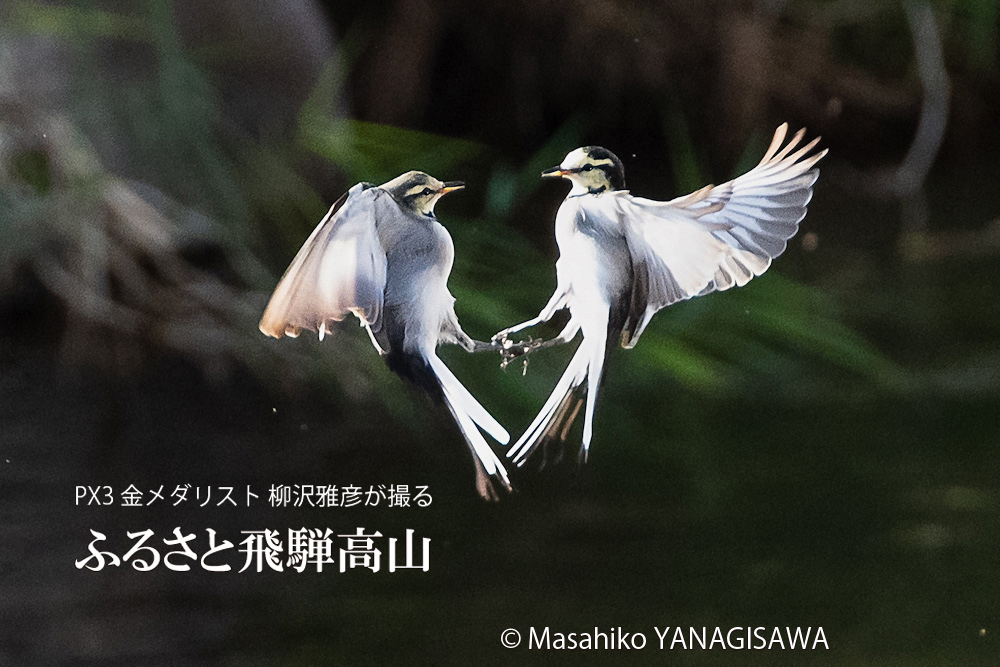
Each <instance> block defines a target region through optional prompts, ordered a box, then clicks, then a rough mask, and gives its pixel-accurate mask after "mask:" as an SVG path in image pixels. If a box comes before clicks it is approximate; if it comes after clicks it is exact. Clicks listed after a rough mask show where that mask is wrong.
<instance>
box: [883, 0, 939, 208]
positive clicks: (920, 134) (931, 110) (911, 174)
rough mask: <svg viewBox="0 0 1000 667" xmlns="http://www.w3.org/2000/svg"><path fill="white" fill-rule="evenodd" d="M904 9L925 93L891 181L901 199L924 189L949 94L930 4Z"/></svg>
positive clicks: (916, 2)
mask: <svg viewBox="0 0 1000 667" xmlns="http://www.w3.org/2000/svg"><path fill="white" fill-rule="evenodd" d="M904 8H905V9H906V21H907V24H908V25H909V27H910V33H911V34H912V36H913V48H914V55H915V56H916V60H917V71H918V72H919V73H920V82H921V84H922V86H923V89H924V101H923V106H922V107H921V109H920V122H919V124H918V125H917V131H916V134H915V135H914V137H913V143H912V144H911V146H910V150H909V152H908V153H907V154H906V157H905V158H904V159H903V163H902V164H901V165H900V166H899V169H898V170H897V171H896V174H895V177H894V178H893V182H892V187H893V188H894V190H895V191H896V192H897V193H898V194H900V195H907V194H910V193H913V192H916V191H917V190H919V189H920V188H922V187H923V184H924V180H926V178H927V173H928V172H929V171H930V169H931V165H932V164H934V159H935V158H936V157H937V154H938V151H939V150H940V149H941V144H942V142H943V141H944V132H945V128H946V127H947V125H948V98H949V95H950V90H951V88H950V84H949V81H948V72H947V70H946V69H945V66H944V54H943V52H942V47H941V35H940V33H939V31H938V27H937V21H936V20H935V18H934V10H933V9H932V8H931V6H930V3H928V2H926V0H907V2H906V3H904Z"/></svg>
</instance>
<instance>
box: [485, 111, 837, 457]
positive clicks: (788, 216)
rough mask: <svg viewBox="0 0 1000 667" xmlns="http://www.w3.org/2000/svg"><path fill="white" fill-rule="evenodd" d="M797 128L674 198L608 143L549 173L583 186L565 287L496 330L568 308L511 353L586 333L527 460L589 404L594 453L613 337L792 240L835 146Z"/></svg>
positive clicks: (723, 285)
mask: <svg viewBox="0 0 1000 667" xmlns="http://www.w3.org/2000/svg"><path fill="white" fill-rule="evenodd" d="M787 133H788V124H787V123H786V124H783V125H781V126H780V127H779V128H778V129H777V130H776V131H775V133H774V138H773V140H772V141H771V145H770V147H769V148H768V149H767V151H766V153H765V154H764V158H763V159H762V160H761V161H760V163H759V164H758V165H757V166H756V167H754V168H753V169H751V170H750V171H749V172H747V173H745V174H743V175H742V176H740V177H738V178H736V179H735V180H732V181H729V182H727V183H723V184H722V185H717V186H714V185H709V186H706V187H704V188H702V189H700V190H698V191H697V192H694V193H692V194H690V195H687V196H686V197H679V198H677V199H673V200H671V201H666V202H661V201H653V200H650V199H643V198H641V197H634V196H632V195H631V194H630V193H629V192H628V190H626V189H625V172H624V169H623V167H622V162H621V160H619V159H618V157H617V156H616V155H615V154H614V153H612V152H611V151H609V150H607V149H605V148H601V147H599V146H586V147H583V148H577V149H576V150H574V151H571V152H570V153H569V154H568V155H566V158H565V159H564V160H563V161H562V163H561V164H560V165H559V166H557V167H553V168H552V169H547V170H546V171H544V172H542V176H543V177H558V178H565V179H567V180H569V181H570V183H571V184H572V189H571V190H570V192H569V194H568V195H567V196H566V199H565V200H564V201H563V202H562V204H561V205H560V207H559V210H558V212H557V213H556V221H555V234H556V243H557V244H558V246H559V259H558V261H557V262H556V277H557V286H556V290H555V293H554V294H553V295H552V297H551V298H550V299H549V301H548V303H547V304H545V307H544V308H543V309H542V311H541V312H540V313H539V314H538V316H537V317H535V318H533V319H530V320H528V321H527V322H523V323H521V324H518V325H516V326H513V327H510V328H508V329H505V330H503V331H501V332H499V333H497V334H496V335H495V336H494V337H493V340H494V341H495V342H499V343H501V344H503V345H513V343H512V341H510V340H509V339H508V336H510V335H511V334H512V333H514V332H517V331H521V330H523V329H527V328H529V327H533V326H535V325H537V324H540V323H542V322H546V321H548V320H549V319H550V318H551V317H552V316H553V315H554V314H555V313H556V312H557V311H559V310H561V309H564V308H569V311H570V320H569V322H568V323H567V324H566V326H565V327H564V328H563V330H562V331H561V332H560V333H559V335H558V336H556V338H554V339H552V340H549V341H544V342H537V341H535V342H533V343H528V344H527V345H526V346H524V347H522V348H520V349H516V350H515V351H514V352H512V353H511V355H510V356H514V355H516V354H521V353H524V352H526V351H532V350H536V349H540V348H542V347H549V346H551V345H555V344H562V343H568V342H570V341H571V340H573V338H575V337H576V334H577V333H578V332H580V331H582V332H583V341H582V342H581V343H580V346H579V348H577V350H576V353H575V354H574V356H573V358H572V360H571V361H570V362H569V365H568V367H567V368H566V371H565V372H564V373H563V375H562V377H561V378H560V379H559V381H558V383H557V384H556V386H555V389H554V390H553V391H552V394H551V395H550V396H549V398H548V400H547V401H546V402H545V404H544V406H543V407H542V409H541V410H540V411H539V413H538V415H537V416H536V417H535V419H534V421H532V423H531V425H530V426H528V428H527V430H526V431H525V432H524V434H523V435H522V436H521V437H520V438H519V439H518V441H517V442H516V443H514V445H513V446H512V447H511V448H510V449H509V450H508V452H507V456H508V457H509V458H511V459H513V461H514V462H515V463H516V464H517V465H519V466H520V465H523V464H524V462H525V461H526V460H527V457H528V455H529V454H530V453H531V452H532V451H533V450H534V449H535V448H536V447H538V446H539V445H542V444H548V443H550V442H556V443H563V442H565V440H566V438H567V436H568V433H569V429H570V427H571V426H572V424H573V422H574V421H575V419H576V417H577V415H578V414H579V412H580V408H581V406H583V407H584V410H583V414H584V422H583V440H582V445H581V450H580V458H581V460H583V461H585V460H586V458H587V454H588V452H589V449H590V443H591V439H592V437H593V428H594V426H593V424H594V407H595V405H596V401H597V392H598V386H599V384H600V380H601V373H602V370H603V368H604V361H605V359H606V357H607V355H608V353H609V352H610V349H611V347H612V346H613V344H614V343H615V342H616V341H620V342H621V345H622V347H625V348H627V349H628V348H632V347H634V346H635V344H636V343H637V342H638V341H639V337H640V336H641V335H642V332H643V330H645V328H646V325H647V324H649V321H650V319H652V317H653V315H654V314H655V313H656V312H657V311H658V310H660V309H661V308H664V307H666V306H669V305H670V304H672V303H676V302H678V301H682V300H684V299H690V298H692V297H696V296H701V295H703V294H708V293H709V292H715V291H721V290H725V289H729V288H730V287H733V286H743V285H745V284H746V283H747V282H748V281H749V280H750V279H751V278H753V277H754V276H759V275H761V274H762V273H764V271H766V270H767V268H768V267H769V266H770V265H771V260H772V259H774V258H775V257H777V256H778V255H780V254H781V253H782V252H783V251H784V250H785V245H786V243H787V241H788V239H789V238H791V237H792V236H793V235H794V234H795V232H796V231H797V230H798V226H799V222H801V221H802V219H803V218H804V217H805V215H806V205H807V204H808V203H809V200H810V199H811V198H812V188H813V184H814V183H815V182H816V179H817V178H818V177H819V170H818V169H815V168H814V167H815V165H816V163H817V162H819V160H820V159H821V158H822V157H823V156H824V155H826V150H823V151H821V152H818V153H813V152H812V151H813V149H814V148H815V147H816V144H817V143H818V141H819V138H816V139H813V140H812V141H811V142H809V143H808V144H805V145H801V144H802V139H803V137H804V136H805V130H801V131H799V132H798V133H797V134H796V135H795V136H793V137H792V138H791V140H790V141H788V143H785V138H786V135H787ZM519 345H524V344H523V343H522V344H519ZM584 394H586V403H585V405H584V398H583V397H584Z"/></svg>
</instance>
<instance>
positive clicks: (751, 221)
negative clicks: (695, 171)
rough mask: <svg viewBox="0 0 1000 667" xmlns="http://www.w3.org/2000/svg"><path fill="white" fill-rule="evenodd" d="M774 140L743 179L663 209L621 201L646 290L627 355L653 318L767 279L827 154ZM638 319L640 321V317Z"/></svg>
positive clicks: (781, 135)
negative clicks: (716, 293)
mask: <svg viewBox="0 0 1000 667" xmlns="http://www.w3.org/2000/svg"><path fill="white" fill-rule="evenodd" d="M787 134H788V124H787V123H785V124H782V125H781V126H780V127H778V129H777V130H776V131H775V133H774V138H773V139H772V141H771V145H770V146H769V147H768V149H767V151H766V152H765V153H764V158H763V159H762V160H761V161H760V163H759V164H758V165H757V166H756V167H754V168H753V169H751V170H750V171H748V172H747V173H745V174H743V175H742V176H740V177H738V178H736V179H734V180H732V181H729V182H727V183H723V184H721V185H717V186H707V187H705V188H702V189H700V190H698V191H696V192H694V193H692V194H689V195H685V196H683V197H678V198H677V199H673V200H671V201H668V202H656V201H651V200H648V199H641V198H639V197H631V196H629V195H627V194H625V193H623V195H624V196H621V197H619V198H618V201H619V202H620V206H621V219H622V221H623V225H624V226H625V229H626V238H627V240H628V244H629V251H630V253H631V254H632V260H633V265H634V266H636V267H637V270H636V276H637V277H638V278H639V279H643V280H645V281H646V282H647V285H648V287H647V289H646V290H644V291H643V290H637V291H634V293H641V294H644V296H645V300H646V302H645V304H644V306H645V307H644V308H642V307H641V306H642V305H643V304H632V308H631V311H630V312H631V313H633V316H632V317H630V321H629V323H628V324H627V325H626V330H625V336H624V338H623V344H624V345H625V346H626V347H632V346H634V345H635V343H636V342H637V341H638V339H639V336H640V335H641V334H642V331H643V329H645V327H646V325H647V324H648V323H649V320H650V319H651V318H652V316H653V314H654V313H656V311H658V310H660V309H661V308H664V307H665V306H669V305H670V304H672V303H675V302H677V301H681V300H683V299H689V298H691V297H694V296H700V295H702V294H707V293H709V292H714V291H719V290H725V289H729V288H730V287H733V286H742V285H745V284H746V283H747V282H749V281H750V280H751V279H752V278H753V277H755V276H759V275H761V274H762V273H764V272H765V271H766V270H767V269H768V267H769V266H770V265H771V260H773V259H774V258H775V257H777V256H778V255H780V254H781V253H782V252H784V250H785V248H786V246H787V243H788V239H790V238H791V237H792V236H794V235H795V233H796V232H797V231H798V227H799V223H800V222H801V221H802V219H803V218H804V217H805V215H806V207H807V206H808V204H809V201H810V200H811V199H812V192H813V190H812V189H813V185H814V184H815V183H816V179H817V178H819V170H818V169H816V168H815V165H816V163H817V162H819V161H820V160H821V159H822V158H823V156H825V155H826V152H827V151H826V150H823V151H820V152H818V153H811V151H813V149H815V147H816V145H817V143H818V142H819V138H818V137H817V138H816V139H813V140H812V141H810V142H809V143H807V144H805V145H801V144H802V139H803V137H804V136H805V130H800V131H799V132H797V133H796V134H795V135H794V136H793V137H792V138H791V140H790V141H788V143H787V144H786V143H784V142H785V137H786V136H787ZM639 312H642V315H641V316H638V315H637V313H639Z"/></svg>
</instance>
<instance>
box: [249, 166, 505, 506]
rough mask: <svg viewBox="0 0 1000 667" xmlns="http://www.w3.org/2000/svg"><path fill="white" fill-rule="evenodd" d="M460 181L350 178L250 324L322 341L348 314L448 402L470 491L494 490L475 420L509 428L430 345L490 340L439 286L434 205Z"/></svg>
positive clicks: (498, 429)
mask: <svg viewBox="0 0 1000 667" xmlns="http://www.w3.org/2000/svg"><path fill="white" fill-rule="evenodd" d="M462 187H464V184H463V183H461V182H458V181H453V182H448V183H443V182H441V181H439V180H437V179H436V178H433V177H432V176H428V175H427V174H425V173H423V172H419V171H410V172H407V173H405V174H403V175H401V176H398V177H397V178H394V179H392V180H391V181H389V182H387V183H384V184H382V185H380V186H375V185H372V184H371V183H359V184H357V185H355V186H354V187H352V188H351V189H350V190H349V191H348V192H347V193H346V194H344V196H342V197H341V198H340V199H339V200H338V201H337V203H335V204H334V205H333V206H332V207H331V208H330V211H329V213H327V214H326V217H324V218H323V220H322V221H321V222H320V223H319V225H318V226H317V227H316V229H315V230H314V231H313V233H312V234H311V235H310V236H309V238H308V240H306V242H305V244H304V245H303V246H302V249H301V250H299V252H298V254H297V255H296V256H295V259H294V260H292V263H291V265H290V266H289V267H288V270H287V271H286V272H285V275H284V276H283V277H282V278H281V281H280V282H279V283H278V286H277V287H276V288H275V290H274V294H273V295H272V296H271V300H270V302H269V303H268V305H267V308H266V310H265V311H264V315H263V317H262V318H261V321H260V330H261V331H262V332H263V333H265V334H267V335H268V336H273V337H275V338H280V337H282V336H291V337H295V336H298V335H299V334H300V333H301V332H302V330H304V329H307V330H310V331H314V332H317V333H318V334H319V338H320V340H322V339H323V338H324V336H325V335H326V333H328V332H329V331H330V327H331V326H332V324H333V323H334V322H339V321H341V320H343V319H344V318H345V317H347V316H348V315H349V314H352V315H354V316H355V317H357V318H358V320H360V322H361V326H363V327H364V328H365V330H366V331H367V332H368V336H369V337H370V338H371V342H372V345H374V346H375V349H376V350H377V351H378V353H379V354H380V355H382V357H383V358H384V359H385V362H386V364H387V365H388V366H389V368H390V369H391V370H392V371H394V372H395V373H396V374H397V375H399V376H401V377H402V378H404V379H406V380H409V381H411V382H413V383H415V384H416V385H418V386H420V387H421V388H423V389H425V390H426V391H427V392H428V393H429V394H430V395H431V396H432V398H434V399H435V400H436V401H439V402H443V403H444V404H445V405H446V406H447V407H448V409H449V410H450V412H451V414H452V416H453V417H454V419H455V422H456V423H457V424H458V428H459V430H460V431H461V432H462V436H463V437H464V438H465V441H466V443H467V444H468V446H469V449H470V451H471V452H472V458H473V461H474V464H475V468H476V488H477V490H478V491H479V494H480V495H481V496H482V497H484V498H487V499H495V498H496V495H497V492H496V488H495V485H496V486H499V487H501V488H504V489H506V490H510V488H511V486H510V481H509V479H508V476H507V471H506V469H505V468H504V465H503V463H502V461H501V460H500V459H499V458H498V457H497V456H496V454H494V452H493V450H492V449H491V448H490V446H489V445H488V444H487V442H486V440H485V439H484V438H483V436H482V434H481V433H480V432H479V429H482V430H483V431H485V432H486V433H488V434H489V435H490V436H492V437H493V438H494V439H495V440H497V441H498V442H500V443H501V444H507V443H508V442H509V440H510V436H509V435H508V433H507V431H506V430H505V429H504V428H503V426H501V425H500V424H499V423H498V422H497V420H496V419H494V418H493V417H492V416H491V415H490V414H489V412H487V411H486V409H485V408H483V406H482V405H480V403H479V402H478V401H477V400H476V399H475V398H474V397H473V396H472V394H470V393H469V391H468V390H467V389H466V388H465V387H464V386H463V385H462V383H461V382H459V380H458V378H456V377H455V375H454V374H453V373H452V372H451V371H450V370H449V369H448V367H447V366H445V365H444V362H442V361H441V359H440V358H439V357H438V356H437V354H436V351H435V350H436V348H437V346H438V345H439V344H440V343H457V344H458V345H461V346H462V347H464V348H465V349H466V350H468V351H469V352H475V351H481V350H497V349H498V346H497V344H495V343H483V342H479V341H475V340H473V339H471V338H470V337H469V336H468V335H466V333H465V332H464V331H462V327H461V326H459V323H458V317H457V316H456V315H455V306H454V304H455V298H454V297H453V296H452V295H451V293H450V292H449V291H448V285H447V282H448V275H449V274H450V273H451V266H452V262H453V260H454V258H455V247H454V244H453V243H452V240H451V235H450V234H448V231H447V230H446V229H445V228H444V227H443V226H442V225H441V224H440V223H439V222H438V221H437V218H435V216H434V205H435V204H436V203H437V201H438V200H439V199H440V198H441V197H442V196H443V195H445V194H447V193H449V192H452V191H454V190H458V189H460V188H462Z"/></svg>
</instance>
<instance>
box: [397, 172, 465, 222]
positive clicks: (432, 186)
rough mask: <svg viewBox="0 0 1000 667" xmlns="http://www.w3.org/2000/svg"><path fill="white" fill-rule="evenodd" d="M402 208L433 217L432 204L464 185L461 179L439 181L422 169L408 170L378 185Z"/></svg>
mask: <svg viewBox="0 0 1000 667" xmlns="http://www.w3.org/2000/svg"><path fill="white" fill-rule="evenodd" d="M379 187H380V188H382V189H383V190H385V191H386V192H388V193H389V194H390V195H391V196H392V198H393V199H395V200H396V203H398V204H399V205H400V206H402V207H403V208H409V209H412V210H413V211H415V212H417V213H419V214H421V215H426V216H429V217H434V204H436V203H437V200H438V199H440V198H441V197H442V196H444V195H446V194H448V193H449V192H453V191H455V190H460V189H462V188H464V187H465V183H462V182H461V181H448V182H447V183H445V182H442V181H439V180H438V179H436V178H434V177H433V176H428V175H427V174H425V173H424V172H422V171H408V172H406V173H405V174H403V175H401V176H397V177H396V178H394V179H392V180H391V181H389V182H387V183H383V184H382V185H380V186H379Z"/></svg>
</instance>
